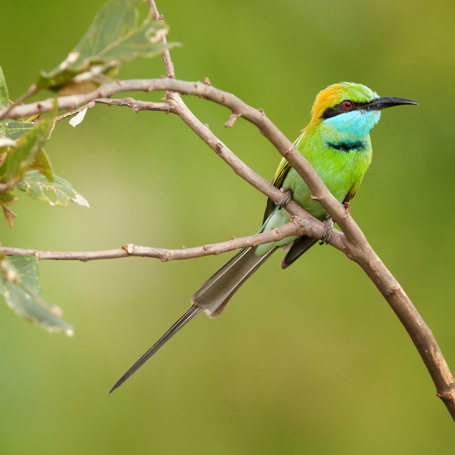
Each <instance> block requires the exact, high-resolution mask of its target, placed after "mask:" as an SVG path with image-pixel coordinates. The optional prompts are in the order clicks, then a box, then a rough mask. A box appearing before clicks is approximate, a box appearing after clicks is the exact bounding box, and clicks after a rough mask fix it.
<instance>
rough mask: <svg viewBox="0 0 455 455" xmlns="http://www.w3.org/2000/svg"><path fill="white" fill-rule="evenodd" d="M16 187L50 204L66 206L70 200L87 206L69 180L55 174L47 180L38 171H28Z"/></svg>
mask: <svg viewBox="0 0 455 455" xmlns="http://www.w3.org/2000/svg"><path fill="white" fill-rule="evenodd" d="M17 188H18V189H20V190H21V191H25V192H27V193H28V194H29V195H30V197H32V198H33V199H36V200H38V201H43V202H46V203H47V204H50V205H52V206H55V205H58V206H60V207H67V206H68V204H69V202H70V201H73V202H75V203H76V204H79V205H83V206H85V207H89V204H88V202H87V200H86V199H85V198H84V197H83V196H82V195H81V194H79V193H78V192H77V191H75V190H74V189H73V187H72V185H71V183H70V182H68V181H67V180H65V179H62V178H61V177H58V176H57V175H55V176H54V180H53V181H52V182H49V180H48V179H47V178H46V177H44V175H42V174H41V173H40V172H38V171H29V172H27V174H26V175H25V178H24V179H23V180H21V181H20V182H19V183H18V184H17Z"/></svg>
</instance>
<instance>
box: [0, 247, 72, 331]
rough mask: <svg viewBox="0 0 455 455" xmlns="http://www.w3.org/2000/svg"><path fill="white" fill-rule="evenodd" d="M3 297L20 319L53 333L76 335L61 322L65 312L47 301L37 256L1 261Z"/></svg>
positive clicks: (0, 279)
mask: <svg viewBox="0 0 455 455" xmlns="http://www.w3.org/2000/svg"><path fill="white" fill-rule="evenodd" d="M0 287H1V291H0V295H1V294H3V298H4V300H5V302H6V304H7V305H8V306H9V307H10V308H11V309H12V310H13V311H14V312H15V313H17V314H18V315H19V316H21V317H23V318H24V319H27V320H28V321H30V322H32V323H34V324H38V325H40V326H41V327H44V328H45V329H47V330H48V331H49V332H56V331H61V330H63V331H64V332H65V333H66V334H67V335H68V336H71V335H72V334H73V328H72V326H71V325H70V324H68V323H67V322H65V321H63V320H62V319H61V316H62V310H61V309H60V308H59V307H58V306H56V305H53V304H52V303H49V302H47V301H46V300H44V299H43V297H42V294H43V291H42V289H41V284H40V282H39V279H38V260H37V259H36V258H35V257H33V256H23V255H18V256H13V257H11V258H9V259H6V258H5V259H1V260H0Z"/></svg>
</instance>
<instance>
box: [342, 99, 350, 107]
mask: <svg viewBox="0 0 455 455" xmlns="http://www.w3.org/2000/svg"><path fill="white" fill-rule="evenodd" d="M343 107H344V108H345V109H351V107H352V103H351V102H350V101H349V100H346V101H343Z"/></svg>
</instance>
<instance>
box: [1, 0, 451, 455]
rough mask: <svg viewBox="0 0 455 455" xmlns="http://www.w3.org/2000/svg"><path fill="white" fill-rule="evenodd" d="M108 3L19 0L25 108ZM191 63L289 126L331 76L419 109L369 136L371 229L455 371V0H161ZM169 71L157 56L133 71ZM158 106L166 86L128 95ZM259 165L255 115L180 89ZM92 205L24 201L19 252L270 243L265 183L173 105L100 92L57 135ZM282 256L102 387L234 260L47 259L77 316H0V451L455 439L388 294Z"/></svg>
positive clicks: (268, 173)
mask: <svg viewBox="0 0 455 455" xmlns="http://www.w3.org/2000/svg"><path fill="white" fill-rule="evenodd" d="M102 4H103V1H102V0H79V1H78V2H77V3H75V4H73V3H68V2H61V1H58V0H46V2H44V3H43V2H30V1H26V2H3V3H2V7H1V16H2V26H1V28H0V43H1V45H0V64H1V65H2V67H3V70H4V73H5V76H6V79H7V82H8V85H9V90H10V96H11V98H13V99H15V98H17V97H18V96H19V95H20V94H21V93H23V92H24V91H25V89H26V88H27V87H28V86H29V85H30V84H31V83H32V82H33V81H34V79H35V77H36V75H37V74H38V71H39V70H40V69H46V70H50V69H52V68H53V67H55V66H56V64H58V63H59V62H60V61H62V60H63V59H64V58H65V56H66V55H67V53H68V51H69V50H70V49H72V47H73V46H74V45H75V44H76V43H77V41H78V40H79V38H80V37H81V36H82V35H83V33H84V32H85V30H86V29H87V27H88V26H89V24H90V22H91V20H92V18H93V17H94V15H95V14H96V12H97V11H98V9H99V8H100V6H101V5H102ZM158 7H159V10H160V12H161V13H163V14H164V15H165V18H166V20H167V22H168V23H169V24H170V26H171V32H170V35H169V39H170V40H173V41H179V42H181V43H182V44H183V46H182V47H181V48H177V49H174V50H173V51H172V57H173V59H174V63H175V67H176V73H177V77H179V78H181V79H186V80H202V79H203V78H204V77H209V78H210V80H211V82H212V84H213V85H215V86H216V87H219V88H222V89H224V90H227V91H230V92H233V93H235V94H237V95H238V96H239V97H241V98H242V99H243V100H244V101H246V102H247V103H249V104H251V105H253V106H255V107H258V108H263V109H265V111H266V113H267V115H268V116H269V117H270V118H271V119H272V120H273V121H274V122H275V123H276V125H277V126H278V127H279V128H281V130H282V131H283V132H284V133H285V134H286V135H287V136H288V137H289V138H290V139H294V138H295V137H297V135H298V134H299V130H300V129H302V128H303V127H304V126H305V125H306V124H307V122H308V121H309V111H310V108H311V105H312V102H313V100H314V98H315V95H316V93H317V92H318V91H319V90H321V89H323V88H324V87H326V86H327V85H329V84H331V83H334V82H339V81H354V82H361V83H363V84H366V85H368V86H370V87H371V88H373V89H374V90H376V91H377V92H378V93H379V94H380V95H383V96H386V95H389V96H402V97H408V98H412V99H415V100H417V101H419V102H420V106H419V107H417V108H415V107H402V108H396V109H390V110H387V111H385V112H384V113H383V117H382V120H381V122H380V124H379V125H378V126H377V127H376V128H375V129H374V130H373V131H372V140H373V148H374V153H375V154H374V159H373V164H372V166H371V168H370V170H369V171H368V173H367V175H366V178H365V180H364V183H363V184H362V187H361V190H360V191H359V193H358V194H357V196H356V198H355V200H354V202H353V204H352V206H353V212H352V213H353V215H354V217H355V219H356V221H357V222H358V223H359V225H360V226H361V227H362V229H363V230H364V232H365V234H366V235H367V237H368V239H369V241H370V243H371V244H372V246H373V247H374V248H375V249H376V251H377V253H378V254H379V255H380V256H381V258H382V259H383V260H384V261H385V263H386V264H387V265H388V267H389V268H390V270H391V271H392V272H393V273H394V274H395V276H396V277H397V278H398V280H399V281H400V283H401V284H402V285H403V287H404V288H405V290H406V291H407V293H408V294H409V295H410V297H411V298H412V300H413V302H414V304H415V305H416V306H417V308H418V309H419V311H420V312H421V314H422V316H423V317H424V319H425V320H426V322H427V323H428V324H429V326H430V327H431V329H432V330H433V332H434V334H435V335H436V337H437V340H438V342H439V344H440V346H441V349H442V351H443V353H444V355H445V357H446V359H447V360H448V362H449V364H451V365H452V367H453V368H455V332H454V325H455V289H454V286H453V282H454V281H453V276H454V272H455V263H454V257H455V256H454V254H455V242H454V240H453V226H454V222H455V214H454V211H453V197H454V189H455V182H454V171H455V154H454V141H453V106H454V95H455V93H454V85H453V77H454V74H455V62H454V52H453V49H454V46H455V39H454V28H453V24H454V19H455V4H454V3H453V1H451V0H436V1H433V2H427V1H424V0H413V1H410V0H393V1H392V0H374V1H369V2H365V1H363V0H343V1H338V0H326V1H324V2H315V1H299V2H297V1H291V0H284V1H282V2H279V3H277V2H274V1H271V0H264V1H261V2H259V1H240V0H232V1H230V2H221V1H215V2H214V1H211V0H201V1H199V2H196V3H194V2H187V1H184V0H174V1H169V0H167V1H166V0H159V1H158ZM161 74H164V69H163V66H162V62H161V59H160V58H156V59H152V60H140V61H137V62H133V63H131V64H128V65H125V66H124V67H123V69H122V71H121V73H120V77H121V78H150V77H159V76H160V75H161ZM134 95H135V96H138V97H139V98H142V99H148V100H158V99H160V97H161V96H162V94H134ZM185 100H186V102H187V103H188V105H189V106H190V107H191V108H192V109H193V110H194V112H195V113H196V115H198V116H199V118H200V119H201V120H202V121H203V122H204V123H208V124H209V125H210V128H211V129H212V130H213V131H214V132H215V134H217V135H219V137H220V138H221V139H222V140H223V141H225V143H226V144H227V145H228V146H229V147H231V148H232V150H233V151H234V152H236V153H237V154H238V156H239V157H240V158H241V159H242V160H244V161H245V162H246V163H247V164H248V165H250V166H251V167H252V168H253V169H255V170H256V171H257V172H258V173H259V174H260V175H262V176H264V177H266V178H268V179H270V178H272V177H273V174H274V171H275V169H276V166H277V163H278V162H279V159H280V157H279V155H278V153H277V152H276V151H275V150H274V149H273V147H272V146H271V145H270V144H269V143H268V142H267V141H266V140H265V139H264V137H263V136H261V135H260V134H259V133H258V131H257V130H256V129H255V128H254V127H252V126H251V125H249V124H247V123H246V122H244V121H241V120H240V121H238V122H237V123H236V125H235V127H234V128H232V129H229V130H226V129H224V128H223V124H224V122H225V121H226V120H227V118H228V117H229V112H228V111H227V110H226V109H224V108H222V107H220V106H216V105H213V104H210V103H209V102H206V101H204V100H200V99H197V98H186V99H185ZM46 149H47V151H48V154H49V155H50V157H51V160H52V163H53V165H54V170H55V172H56V174H57V175H59V176H62V177H64V178H66V179H68V180H69V181H70V182H72V184H73V185H74V187H75V188H76V189H77V190H78V191H80V192H81V193H82V194H83V195H84V196H85V197H86V198H87V199H88V200H89V202H90V204H91V208H90V209H86V208H83V207H79V206H76V205H72V206H70V207H69V208H67V209H59V208H51V207H49V206H46V205H44V204H42V203H39V202H36V201H32V200H30V199H29V198H28V197H27V196H26V195H25V194H23V193H21V194H20V195H19V196H20V201H19V202H18V203H16V204H15V206H14V207H13V208H14V210H15V211H16V212H17V213H18V215H19V216H18V218H17V219H16V221H15V223H14V227H13V228H12V229H8V228H7V226H6V223H5V222H3V221H1V224H0V239H1V242H2V244H3V245H5V246H16V247H24V248H36V249H48V250H83V251H85V250H99V249H109V248H116V247H119V246H120V245H123V244H125V243H136V244H139V245H149V246H157V247H169V248H180V247H182V246H183V245H184V246H187V247H188V246H196V245H201V244H203V243H212V242H219V241H223V240H226V239H229V238H230V237H231V236H244V235H248V234H252V233H255V232H256V231H257V230H258V228H259V225H260V221H261V218H262V213H263V207H264V204H265V200H264V197H263V196H262V195H261V194H259V193H258V192H257V191H256V190H254V189H252V188H251V187H249V186H248V185H247V184H246V183H244V182H243V181H242V180H241V179H240V178H238V177H237V176H235V175H234V174H233V172H232V171H231V170H230V169H229V168H228V167H227V166H226V165H225V164H224V163H223V162H222V161H221V160H220V159H219V158H218V157H217V156H216V155H215V154H214V153H213V152H212V151H211V150H210V149H209V148H208V147H207V146H206V145H205V144H204V143H202V142H201V141H200V140H199V139H198V138H197V137H196V136H195V135H194V134H193V133H192V132H191V131H190V130H189V129H188V128H187V127H186V126H185V125H184V124H183V123H182V122H181V121H180V120H179V119H178V118H177V117H173V116H171V115H163V114H162V113H152V112H142V113H140V114H138V115H136V114H134V113H133V112H132V111H131V110H129V109H126V108H108V107H107V106H98V107H97V108H96V109H93V110H91V111H89V113H88V114H87V116H86V119H85V121H84V122H83V123H82V124H81V125H80V126H79V127H77V128H75V129H73V128H72V127H70V126H69V125H68V124H67V123H62V124H59V125H58V128H57V129H56V131H55V132H54V135H53V138H52V140H51V141H50V142H49V144H48V145H47V147H46ZM279 255H280V254H277V256H276V257H274V258H272V259H271V260H270V261H268V262H267V263H266V265H265V266H264V267H263V268H262V269H261V271H260V272H259V273H257V274H256V275H255V276H254V277H253V278H252V279H251V280H250V281H249V282H248V284H246V285H245V286H244V287H243V288H242V290H241V291H240V292H239V293H238V294H237V295H236V297H235V299H234V300H233V302H232V303H231V304H230V305H229V308H228V310H227V311H226V312H225V313H224V314H223V316H222V317H221V318H219V319H217V320H214V321H209V320H208V319H207V318H205V317H200V318H197V319H196V320H195V321H194V322H192V324H191V325H189V326H188V327H187V328H185V329H184V330H183V331H182V332H181V333H180V334H179V335H178V336H177V337H175V338H174V339H173V340H172V342H170V343H169V344H168V345H166V347H165V348H164V349H163V350H162V351H160V353H159V354H158V355H157V356H156V357H154V358H153V360H152V361H150V362H149V363H148V364H147V365H146V366H145V367H143V368H142V369H141V371H140V372H139V373H138V374H136V375H135V376H134V377H133V378H132V379H130V380H129V381H128V382H127V383H126V384H125V385H124V386H123V387H122V388H121V389H119V390H118V391H117V392H116V393H115V394H113V395H111V396H108V394H107V393H108V391H109V389H110V388H111V386H112V385H113V384H114V383H115V382H116V380H117V379H118V378H119V377H120V376H121V375H122V374H123V373H124V372H125V371H126V369H127V368H129V367H130V366H131V364H132V363H133V362H135V361H136V359H137V358H138V357H139V356H140V355H142V354H143V352H144V351H145V350H146V349H148V347H149V346H150V345H151V344H152V343H153V342H154V341H155V340H156V339H157V338H158V337H159V336H160V335H161V334H162V333H163V332H164V331H165V330H166V329H167V328H168V327H169V326H170V325H171V324H172V323H173V322H174V321H175V320H176V319H177V318H178V317H179V316H180V314H181V313H183V312H184V311H185V310H186V309H187V307H188V304H189V297H190V296H191V295H192V293H193V292H194V291H195V290H196V289H197V288H198V286H199V285H200V284H201V283H202V282H203V281H204V280H205V279H206V278H207V277H208V276H209V275H210V274H211V273H213V272H214V271H215V270H216V269H217V268H218V267H219V266H220V265H221V264H222V263H224V262H225V261H226V260H227V259H228V257H229V255H224V256H222V257H207V258H202V259H195V260H191V261H181V262H177V261H176V262H170V263H161V262H159V261H157V260H153V259H142V258H131V259H121V260H114V261H99V262H90V263H70V262H66V263H58V262H43V263H41V266H40V274H41V280H42V284H43V287H44V295H45V297H46V298H47V299H48V300H50V301H52V302H54V303H57V304H59V305H60V306H61V307H62V308H63V309H64V311H65V318H66V320H68V321H69V322H71V323H73V324H74V326H75V335H74V337H73V338H67V337H66V336H65V335H63V334H58V335H57V334H55V335H51V334H48V333H46V332H45V331H44V330H42V329H40V328H37V327H34V326H32V325H30V324H28V323H27V322H25V321H23V320H22V319H20V318H19V317H17V316H15V315H14V314H13V313H12V312H11V311H10V310H9V309H8V308H7V307H6V306H4V305H2V307H0V315H1V316H0V346H1V349H0V371H1V373H0V453H1V454H5V455H10V454H11V455H13V454H34V455H39V454H47V455H54V454H60V453H65V454H68V455H73V454H74V455H76V454H82V453H86V454H97V455H104V454H109V455H115V454H125V453H127V454H133V453H134V454H136V453H137V454H142V453H151V454H160V455H169V454H176V453H181V454H189V455H192V454H198V455H205V454H207V455H208V454H217V455H218V454H219V455H225V454H226V455H227V454H229V455H231V454H237V455H243V454H245V455H246V454H253V453H261V454H264V455H265V454H276V453H280V454H281V453H283V454H301V453H308V454H349V455H357V454H359V455H360V454H365V453H368V454H371V455H373V454H384V453H390V454H400V455H407V454H414V455H415V454H427V453H438V454H445V453H452V452H453V447H454V446H453V444H454V442H455V438H454V431H453V422H452V421H451V419H450V416H449V414H448V413H447V411H446V409H445V407H444V406H443V404H442V403H441V402H440V401H439V400H438V399H437V398H436V397H435V390H434V386H433V383H432V382H431V380H430V377H429V375H428V373H427V371H426V369H425V367H424V365H423V363H422V361H421V359H420V357H419V355H418V354H417V351H416V350H415V348H414V346H413V345H412V343H411V341H410V339H409V337H408V336H407V334H406V333H405V331H404V330H403V328H402V327H401V325H400V324H399V322H398V320H397V318H396V317H395V315H394V314H393V312H392V311H391V310H390V309H389V307H388V305H387V303H386V302H385V301H384V300H383V299H382V297H381V296H380V294H379V293H378V292H377V290H376V289H375V287H374V286H373V285H372V284H371V282H369V280H368V279H367V277H366V276H365V275H364V273H363V272H362V271H361V269H360V268H359V267H358V266H356V265H355V264H354V263H351V262H350V261H349V260H347V259H346V257H344V256H343V255H342V254H341V253H339V252H337V251H336V250H334V249H333V248H330V247H327V246H324V247H319V246H318V247H315V248H313V249H312V250H311V251H310V252H309V253H308V254H306V255H305V257H304V258H302V260H300V261H299V262H298V263H297V264H296V265H294V266H293V267H291V268H290V269H288V270H286V271H281V270H280V269H279V267H278V264H279V261H280V260H281V258H280V257H278V256H279Z"/></svg>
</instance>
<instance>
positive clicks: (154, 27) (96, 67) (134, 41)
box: [36, 0, 175, 93]
mask: <svg viewBox="0 0 455 455" xmlns="http://www.w3.org/2000/svg"><path fill="white" fill-rule="evenodd" d="M142 2H143V0H112V1H111V2H109V3H107V4H106V5H104V6H103V7H102V8H101V10H100V11H99V12H98V14H97V16H96V17H95V19H94V20H93V22H92V24H91V25H90V27H89V29H88V30H87V32H86V33H85V35H84V36H83V38H82V39H81V41H79V43H78V44H77V46H76V47H75V48H74V49H73V50H72V51H71V52H70V53H69V54H68V57H67V58H66V59H65V60H64V61H63V62H62V63H60V65H59V66H58V67H57V68H55V69H53V70H52V71H50V72H48V73H46V72H44V71H42V72H41V75H40V76H39V78H38V80H37V82H36V86H37V88H38V89H42V88H48V89H50V90H54V91H60V90H62V89H64V87H67V86H71V87H70V90H71V93H78V87H77V85H78V84H81V87H80V88H81V89H86V85H87V81H91V82H92V83H98V84H99V83H104V82H107V80H109V75H110V73H111V72H112V70H116V69H118V67H119V66H120V65H121V63H123V62H126V61H130V60H134V59H136V58H138V57H153V56H155V55H158V54H160V53H161V52H162V51H163V50H164V49H166V48H170V47H173V46H175V43H171V44H167V45H164V44H162V43H160V42H159V38H160V36H161V35H162V34H165V33H167V26H166V25H165V24H164V23H162V22H153V21H151V20H150V19H151V17H150V16H149V17H148V18H147V19H146V20H145V21H143V22H142V23H139V20H138V17H139V12H138V6H139V5H140V4H141V3H142Z"/></svg>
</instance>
